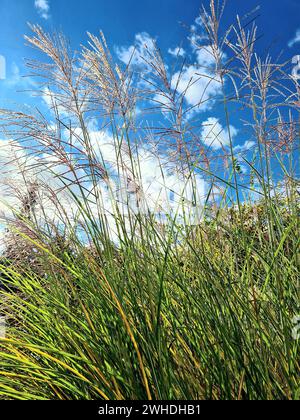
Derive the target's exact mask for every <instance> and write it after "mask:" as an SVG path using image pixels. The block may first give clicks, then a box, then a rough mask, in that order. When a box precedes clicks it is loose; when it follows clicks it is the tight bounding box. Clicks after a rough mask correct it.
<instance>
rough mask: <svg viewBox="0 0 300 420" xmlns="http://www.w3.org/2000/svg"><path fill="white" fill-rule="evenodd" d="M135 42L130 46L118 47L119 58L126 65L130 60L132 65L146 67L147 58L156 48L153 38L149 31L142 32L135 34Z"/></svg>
mask: <svg viewBox="0 0 300 420" xmlns="http://www.w3.org/2000/svg"><path fill="white" fill-rule="evenodd" d="M134 41H135V42H134V44H133V45H129V46H128V47H116V48H115V50H116V53H117V55H118V58H119V59H120V60H121V61H122V62H123V63H125V64H126V65H127V64H128V63H129V62H130V63H131V64H132V65H136V66H139V67H144V66H145V65H146V62H145V59H147V57H149V52H151V51H153V49H154V41H153V38H151V36H150V35H149V34H148V33H147V32H140V33H137V34H136V35H135V39H134Z"/></svg>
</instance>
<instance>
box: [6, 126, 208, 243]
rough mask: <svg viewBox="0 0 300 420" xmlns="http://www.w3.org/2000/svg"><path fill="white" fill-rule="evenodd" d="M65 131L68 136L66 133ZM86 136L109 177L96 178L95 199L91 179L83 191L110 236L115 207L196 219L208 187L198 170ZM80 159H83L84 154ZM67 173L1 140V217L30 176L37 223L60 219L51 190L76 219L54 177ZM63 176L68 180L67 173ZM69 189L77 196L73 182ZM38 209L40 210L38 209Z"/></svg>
mask: <svg viewBox="0 0 300 420" xmlns="http://www.w3.org/2000/svg"><path fill="white" fill-rule="evenodd" d="M75 131H76V136H77V137H78V139H80V137H81V135H82V133H81V130H80V129H79V128H78V129H76V130H75ZM65 135H66V136H67V133H65ZM90 138H91V144H92V147H93V149H94V151H95V153H96V158H97V161H98V162H99V164H100V165H101V166H103V163H104V164H105V167H106V169H107V172H108V174H109V176H108V180H107V181H101V180H100V178H99V183H98V186H97V191H98V201H97V202H96V201H95V195H94V193H95V192H96V191H95V186H94V185H93V184H92V182H91V181H86V182H85V184H84V186H85V191H86V194H88V195H89V201H90V208H91V209H92V210H93V209H94V214H95V215H96V214H99V211H100V213H102V214H104V215H105V217H106V218H107V221H108V227H109V229H110V231H111V237H112V240H114V241H116V240H117V235H116V232H117V229H116V220H115V218H114V213H115V208H116V206H118V207H119V209H120V211H121V212H122V213H123V215H124V216H125V220H127V219H126V217H127V215H128V212H129V211H134V212H136V211H145V212H146V213H148V211H150V212H152V213H154V214H156V215H157V217H160V216H161V215H163V216H164V217H165V215H166V214H169V215H175V214H176V215H177V221H178V222H180V221H182V220H183V218H185V217H186V216H187V217H189V220H190V223H196V220H195V219H197V220H198V221H199V219H200V217H201V215H202V209H203V202H204V199H205V194H206V190H207V188H206V183H205V181H204V180H203V178H202V177H201V175H200V174H193V176H191V174H182V173H180V172H178V170H177V168H176V165H175V164H173V163H172V164H170V163H169V162H168V158H167V155H165V154H160V153H158V152H155V151H154V150H152V149H150V148H149V147H146V146H142V145H141V146H140V147H139V149H138V153H137V155H135V156H134V157H131V158H130V157H129V153H128V150H127V147H126V145H123V146H122V147H120V148H118V147H116V145H115V142H114V139H113V137H112V136H111V135H110V134H109V133H108V132H107V131H103V130H101V131H92V132H90ZM80 145H81V147H82V150H83V151H84V145H83V144H81V142H80V141H79V140H78V143H76V147H80ZM82 158H83V160H84V154H82ZM74 163H75V162H74ZM41 168H43V170H41ZM74 168H75V170H76V172H77V178H78V179H83V177H84V175H86V174H85V171H84V168H80V167H79V168H77V169H76V164H75V166H74ZM67 172H68V167H67V166H66V165H64V164H62V163H61V162H60V161H59V160H58V159H57V157H56V156H55V155H53V154H52V153H50V152H49V153H47V154H44V155H43V156H39V157H32V156H28V154H27V153H26V151H25V150H24V149H23V148H22V147H21V146H20V145H19V144H18V143H16V142H11V141H6V140H2V141H0V197H1V200H0V220H1V219H2V220H3V219H7V218H13V213H12V212H11V210H10V209H9V207H7V204H8V205H9V206H12V207H13V208H14V209H20V207H21V204H22V197H24V194H25V193H26V191H27V185H26V180H27V181H28V180H29V181H30V182H31V183H37V185H39V203H38V206H37V210H36V217H37V218H38V220H39V221H40V223H41V224H43V223H44V222H45V218H46V220H51V221H52V222H56V223H59V220H60V212H59V209H58V208H57V207H56V205H55V204H54V202H53V199H51V197H53V192H54V191H55V195H56V197H57V203H59V206H60V207H62V208H64V210H65V212H66V214H67V215H68V218H69V219H70V221H72V220H73V221H75V220H76V223H78V221H81V220H82V218H81V217H80V214H79V210H78V207H77V204H76V203H75V201H74V198H73V196H72V194H70V193H69V192H68V190H67V189H65V188H62V187H63V183H62V182H61V181H60V180H59V176H58V177H57V176H56V175H59V174H66V173H67ZM133 173H134V174H135V175H133ZM23 174H25V177H24V176H23ZM66 176H67V178H69V180H70V182H72V177H71V175H70V174H68V175H66ZM72 192H73V194H76V195H77V197H80V191H79V189H78V187H77V185H76V183H75V182H74V185H72ZM42 208H43V209H44V212H42V211H41V209H42ZM126 223H127V222H126ZM128 227H129V225H128ZM0 228H1V223H0Z"/></svg>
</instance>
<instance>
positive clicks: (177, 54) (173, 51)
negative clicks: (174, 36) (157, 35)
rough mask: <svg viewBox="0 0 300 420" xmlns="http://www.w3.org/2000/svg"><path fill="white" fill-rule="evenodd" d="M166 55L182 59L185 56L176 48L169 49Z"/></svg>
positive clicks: (181, 49) (180, 49)
mask: <svg viewBox="0 0 300 420" xmlns="http://www.w3.org/2000/svg"><path fill="white" fill-rule="evenodd" d="M168 53H169V54H171V55H173V57H184V56H185V51H184V49H183V48H181V47H176V48H174V49H172V48H169V49H168Z"/></svg>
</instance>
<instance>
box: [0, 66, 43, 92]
mask: <svg viewBox="0 0 300 420" xmlns="http://www.w3.org/2000/svg"><path fill="white" fill-rule="evenodd" d="M4 84H5V85H6V86H7V87H12V88H15V87H18V88H22V89H29V88H31V87H36V86H37V85H36V82H35V81H34V80H33V78H32V77H28V76H27V77H23V76H22V74H21V70H20V68H19V66H18V65H17V64H16V63H15V62H13V63H12V64H11V67H10V71H9V72H7V78H6V79H5V80H4Z"/></svg>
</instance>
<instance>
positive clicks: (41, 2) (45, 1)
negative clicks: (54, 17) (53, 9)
mask: <svg viewBox="0 0 300 420" xmlns="http://www.w3.org/2000/svg"><path fill="white" fill-rule="evenodd" d="M34 6H35V8H36V9H37V11H38V13H39V15H40V16H41V17H42V18H43V19H46V20H47V19H49V18H50V5H49V0H34Z"/></svg>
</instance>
